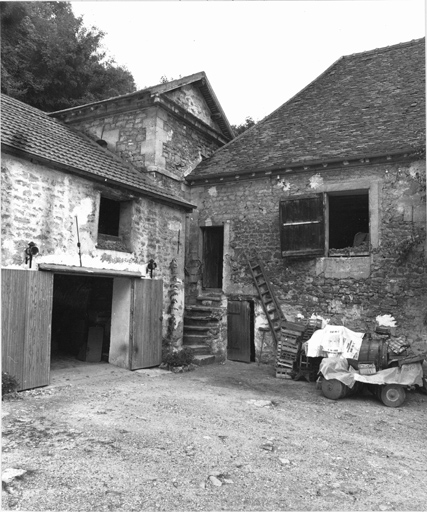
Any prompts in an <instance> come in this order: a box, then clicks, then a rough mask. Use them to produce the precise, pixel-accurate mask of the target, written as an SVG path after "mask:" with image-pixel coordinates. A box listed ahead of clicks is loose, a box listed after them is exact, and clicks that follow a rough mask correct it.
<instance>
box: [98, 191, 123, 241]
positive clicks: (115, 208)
mask: <svg viewBox="0 0 427 512" xmlns="http://www.w3.org/2000/svg"><path fill="white" fill-rule="evenodd" d="M119 226H120V202H119V201H113V200H112V199H107V198H106V197H101V203H100V206H99V224H98V233H100V234H102V235H110V236H119Z"/></svg>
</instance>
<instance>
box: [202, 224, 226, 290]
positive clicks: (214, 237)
mask: <svg viewBox="0 0 427 512" xmlns="http://www.w3.org/2000/svg"><path fill="white" fill-rule="evenodd" d="M202 233H203V258H202V261H203V288H216V289H222V268H223V264H224V227H223V226H213V227H204V228H202Z"/></svg>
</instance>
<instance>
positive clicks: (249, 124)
mask: <svg viewBox="0 0 427 512" xmlns="http://www.w3.org/2000/svg"><path fill="white" fill-rule="evenodd" d="M255 124H256V123H255V121H254V120H253V119H252V117H250V116H248V117H247V118H246V119H245V122H244V123H242V124H239V125H235V124H232V125H231V128H233V131H234V133H235V134H236V135H240V134H241V133H243V132H245V131H246V130H248V129H249V128H252V126H255Z"/></svg>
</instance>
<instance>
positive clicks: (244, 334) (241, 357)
mask: <svg viewBox="0 0 427 512" xmlns="http://www.w3.org/2000/svg"><path fill="white" fill-rule="evenodd" d="M251 324H252V322H251V307H250V303H249V302H248V301H246V300H244V301H239V300H229V301H228V305H227V338H228V345H227V357H228V359H231V360H232V361H243V362H245V363H249V362H250V361H251V341H252V325H251Z"/></svg>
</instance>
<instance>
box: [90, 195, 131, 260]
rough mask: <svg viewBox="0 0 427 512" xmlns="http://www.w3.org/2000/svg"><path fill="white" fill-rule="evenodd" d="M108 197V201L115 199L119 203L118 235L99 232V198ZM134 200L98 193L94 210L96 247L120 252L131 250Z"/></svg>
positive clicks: (129, 251)
mask: <svg viewBox="0 0 427 512" xmlns="http://www.w3.org/2000/svg"><path fill="white" fill-rule="evenodd" d="M102 198H105V199H109V200H110V201H116V202H118V203H119V204H120V213H119V215H120V217H119V229H118V236H114V235H108V234H105V233H100V232H99V220H100V214H101V199H102ZM133 208H134V201H133V200H132V199H127V198H126V199H123V198H118V197H113V196H112V195H110V194H108V193H100V194H99V195H98V201H97V212H96V228H97V232H96V240H97V243H96V248H97V249H102V250H112V251H120V252H128V253H131V252H132V243H131V242H132V239H131V232H132V218H133Z"/></svg>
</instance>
